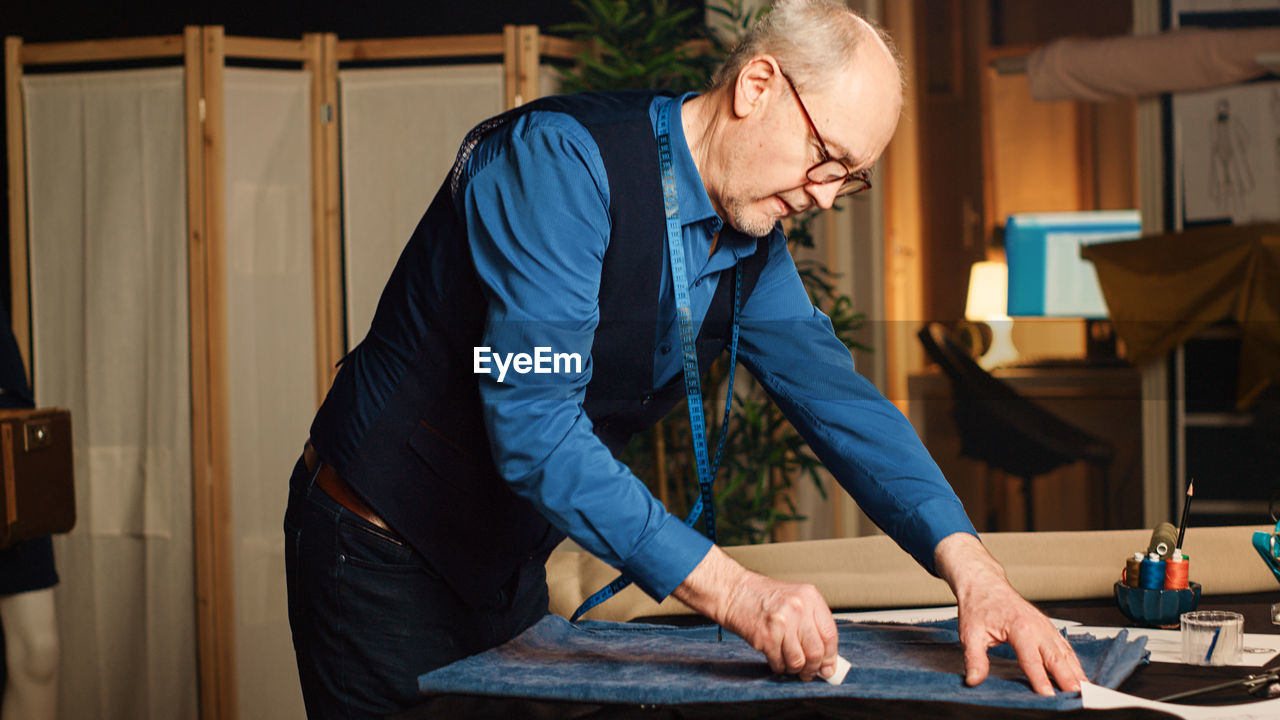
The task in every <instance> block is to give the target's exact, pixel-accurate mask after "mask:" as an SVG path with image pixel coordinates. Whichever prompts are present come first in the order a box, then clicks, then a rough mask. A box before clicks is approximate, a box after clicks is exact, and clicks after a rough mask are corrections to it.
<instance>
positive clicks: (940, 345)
mask: <svg viewBox="0 0 1280 720" xmlns="http://www.w3.org/2000/svg"><path fill="white" fill-rule="evenodd" d="M918 336H919V338H920V342H921V343H923V345H924V349H925V352H926V353H927V354H928V355H929V357H930V358H932V359H933V361H934V362H936V363H938V365H939V366H940V367H941V368H942V371H943V372H944V373H946V376H947V379H948V380H949V381H950V383H951V396H952V401H953V407H952V417H953V418H954V419H955V422H956V429H957V430H958V431H959V435H960V454H961V455H963V456H965V457H968V458H972V459H974V460H981V461H983V462H985V463H986V464H987V465H988V466H990V467H993V468H997V469H999V470H1002V471H1004V472H1006V473H1009V474H1010V475H1014V476H1016V477H1019V478H1021V479H1022V483H1023V503H1024V507H1023V511H1024V512H1025V513H1026V528H1027V530H1034V529H1035V518H1034V515H1033V512H1032V511H1033V509H1034V507H1035V501H1034V495H1033V492H1034V488H1035V483H1034V479H1035V478H1036V477H1037V476H1039V475H1043V474H1044V473H1047V472H1049V471H1051V470H1054V469H1056V468H1058V467H1061V466H1063V465H1068V464H1071V463H1073V462H1076V461H1078V460H1083V461H1085V462H1086V463H1087V464H1088V466H1089V468H1090V471H1091V473H1092V474H1093V475H1095V476H1096V477H1097V479H1098V481H1099V482H1100V483H1101V485H1102V493H1103V495H1102V496H1103V498H1104V500H1103V502H1104V508H1103V518H1104V520H1103V523H1104V526H1107V527H1109V526H1110V516H1111V513H1110V512H1109V505H1110V497H1111V493H1110V482H1109V470H1110V467H1111V459H1112V457H1113V455H1114V450H1113V449H1112V446H1111V444H1110V443H1108V442H1107V441H1105V440H1101V439H1099V438H1096V437H1094V436H1093V435H1090V434H1089V433H1087V432H1085V431H1084V430H1081V429H1080V428H1078V427H1076V426H1075V425H1072V424H1070V423H1068V422H1066V421H1065V420H1062V419H1061V418H1059V417H1058V416H1056V415H1054V414H1053V413H1051V412H1049V411H1048V410H1046V409H1044V408H1043V407H1041V406H1040V405H1038V404H1036V403H1035V402H1033V401H1032V400H1030V399H1029V398H1026V397H1024V396H1023V395H1020V394H1019V393H1018V392H1017V391H1016V390H1014V389H1013V388H1012V387H1010V386H1008V385H1006V384H1005V383H1003V382H1001V381H1000V380H999V379H997V378H996V377H994V376H992V375H991V374H990V373H988V372H987V371H986V370H983V369H982V368H981V367H979V365H978V364H977V363H976V362H974V361H973V358H971V357H970V356H969V354H968V353H967V352H965V351H964V349H963V348H961V347H960V346H959V345H958V344H957V343H956V342H955V340H953V339H952V338H951V335H950V334H949V333H948V332H947V330H946V328H945V327H944V326H942V325H941V324H939V323H929V324H927V325H926V326H925V327H923V328H921V330H920V332H919V333H918Z"/></svg>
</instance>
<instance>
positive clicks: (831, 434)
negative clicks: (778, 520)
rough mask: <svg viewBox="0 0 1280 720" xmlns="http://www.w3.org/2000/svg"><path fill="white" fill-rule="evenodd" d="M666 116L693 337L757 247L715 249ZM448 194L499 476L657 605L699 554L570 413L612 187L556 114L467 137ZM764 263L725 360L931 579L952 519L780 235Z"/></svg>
mask: <svg viewBox="0 0 1280 720" xmlns="http://www.w3.org/2000/svg"><path fill="white" fill-rule="evenodd" d="M689 97H690V95H685V96H683V97H679V98H667V97H659V98H656V99H655V100H654V101H653V103H652V104H651V106H650V117H651V119H652V120H653V121H654V123H655V125H656V118H657V111H658V107H659V104H660V103H666V102H672V103H683V101H685V100H687V99H688V98H689ZM679 107H680V106H679V105H676V106H674V107H672V112H671V148H672V153H673V155H674V158H673V159H674V170H675V177H676V188H677V198H678V206H679V214H680V223H681V227H682V239H683V241H684V250H685V265H686V269H687V271H688V272H687V274H688V278H687V279H686V280H685V282H687V283H688V287H689V296H690V301H691V306H692V307H691V310H692V312H693V318H694V322H695V328H694V332H695V333H696V332H697V330H698V327H699V326H700V325H701V323H702V319H703V318H704V317H705V315H706V312H707V309H708V307H709V306H710V304H711V299H712V297H713V296H714V295H715V291H716V287H717V283H718V282H719V279H720V271H722V270H724V269H726V268H730V267H732V266H733V265H734V264H736V263H737V262H738V261H740V260H741V259H742V258H744V257H746V256H748V255H750V254H752V253H754V252H756V242H755V241H754V240H741V241H739V242H732V241H726V242H721V243H718V244H716V247H715V249H714V250H712V242H713V240H714V238H715V236H716V233H718V232H719V231H720V228H721V227H722V225H723V220H721V219H720V218H719V217H718V216H717V215H716V213H715V210H714V209H713V207H712V205H711V200H710V198H709V197H708V196H707V193H706V189H705V188H704V186H703V184H702V180H701V177H700V176H699V175H698V170H697V167H696V166H695V164H694V161H693V157H692V156H691V155H690V152H689V147H688V144H687V142H686V140H685V137H684V131H683V127H682V124H681V122H680V113H679ZM655 133H656V130H655ZM462 183H463V188H462V192H461V193H459V195H458V196H457V197H458V203H459V209H460V210H461V211H462V212H463V213H465V217H466V222H467V228H468V232H469V233H470V237H471V252H472V257H473V259H474V261H475V266H476V270H477V272H478V274H479V277H480V281H481V283H482V285H483V286H484V289H485V293H486V295H487V299H488V301H489V309H488V317H487V319H486V328H485V334H484V347H487V348H488V350H487V351H486V360H485V363H484V368H485V369H487V370H488V372H487V374H482V375H481V377H480V378H479V382H480V396H481V399H482V402H483V403H484V411H485V422H486V426H487V429H488V432H489V439H490V443H491V446H492V448H493V453H494V460H495V462H496V464H497V467H498V470H499V472H500V473H501V474H502V475H503V477H504V478H506V480H507V481H508V482H509V483H510V484H511V486H512V488H513V489H514V490H515V491H516V492H517V493H519V494H520V495H521V496H523V497H525V498H527V499H529V500H530V501H531V502H532V503H533V504H534V505H535V506H536V507H537V508H538V510H539V511H541V512H542V513H543V515H544V516H546V517H547V519H548V520H549V521H550V522H551V523H552V524H554V525H555V526H556V527H557V528H559V529H560V530H562V531H563V532H565V533H566V534H567V535H569V536H570V537H571V538H573V539H574V540H575V541H577V542H578V543H579V544H580V545H582V546H583V547H584V548H586V549H587V550H589V551H591V552H592V553H594V554H595V555H597V556H598V557H600V558H601V559H603V560H605V561H606V562H608V563H610V564H612V565H614V566H615V567H619V568H623V569H625V570H626V572H627V573H628V574H629V575H630V576H631V577H632V578H633V579H635V581H636V582H637V584H639V585H640V587H641V588H642V589H644V590H645V591H646V592H647V593H649V594H650V595H651V596H653V597H655V598H659V599H660V598H663V597H665V596H667V595H668V594H670V592H671V591H672V590H673V589H674V588H675V587H676V586H677V585H679V584H680V582H682V581H683V580H684V578H685V577H686V576H687V575H688V574H689V572H690V571H692V570H693V568H694V567H695V566H696V565H697V564H698V562H699V561H701V560H702V558H703V556H704V555H706V553H707V551H708V550H709V549H710V541H709V540H707V539H706V538H705V537H703V536H702V535H700V534H699V533H698V532H696V531H695V530H693V529H691V528H689V527H687V526H685V524H684V523H683V522H682V521H681V520H680V519H678V518H676V517H674V516H673V515H671V514H670V513H668V512H667V511H666V509H665V508H664V507H663V506H662V504H661V503H660V502H659V501H658V500H657V499H656V498H654V497H653V495H652V494H651V493H650V492H649V490H648V489H647V488H646V487H645V486H644V484H643V483H642V482H641V481H640V480H639V479H638V478H637V477H636V476H635V475H634V474H633V473H632V472H631V471H630V469H628V468H627V467H626V466H625V465H623V464H622V463H620V462H618V461H617V460H615V459H614V458H613V456H612V454H611V453H610V452H609V450H608V449H607V448H605V446H604V445H603V444H602V443H601V442H600V440H599V439H597V438H596V436H595V435H594V434H593V433H592V424H591V419H590V418H588V417H587V415H586V413H585V412H584V411H583V408H582V400H583V397H584V394H585V391H586V387H587V383H588V381H589V380H590V379H591V363H590V353H591V345H592V340H593V337H594V332H595V329H596V326H597V324H598V323H599V319H600V314H599V307H598V304H597V294H598V291H599V289H600V275H601V267H602V263H603V260H604V255H605V249H606V248H607V247H608V244H609V235H610V218H609V183H608V178H607V175H606V173H605V169H604V165H603V162H602V160H601V158H600V153H599V150H598V148H597V146H596V144H595V141H594V140H593V139H592V137H591V135H590V134H589V133H588V132H587V130H586V129H585V128H584V127H583V126H582V125H581V124H580V123H578V122H577V121H576V120H574V119H573V118H571V117H569V116H568V115H564V114H561V113H554V112H531V113H528V114H525V115H523V116H521V117H520V118H518V119H517V120H515V121H513V122H511V123H509V124H508V125H506V126H504V127H503V128H501V129H499V130H497V131H495V132H494V133H493V134H491V135H489V136H487V137H486V138H485V139H484V140H483V141H481V143H480V144H479V145H478V146H477V147H476V149H475V151H474V153H473V154H472V156H471V158H470V159H469V160H468V164H467V167H466V169H465V172H464V175H463V178H462ZM767 252H768V253H769V258H768V261H767V263H766V266H765V268H764V270H763V272H762V273H761V275H760V279H759V281H758V282H757V284H756V287H755V289H754V291H753V292H752V294H751V296H750V298H749V299H748V301H747V302H746V303H745V304H744V305H743V307H742V310H741V334H740V341H739V350H738V353H739V354H738V357H739V360H740V361H741V363H742V364H743V366H744V367H746V368H747V369H748V370H749V371H750V372H751V374H752V375H753V376H755V378H756V379H757V380H758V381H759V382H760V383H761V384H762V385H764V387H765V388H766V389H767V390H768V391H769V393H770V395H771V396H772V397H773V398H774V400H775V402H777V403H778V404H779V406H780V407H781V408H782V410H783V411H784V412H785V413H786V415H787V417H788V419H790V420H791V422H792V423H793V424H794V425H795V426H796V428H797V429H798V430H799V431H800V432H801V434H802V435H803V436H804V437H805V438H806V440H808V442H809V444H810V446H811V447H812V448H813V449H814V451H815V452H816V453H817V455H818V456H819V457H820V458H821V459H822V461H823V462H824V464H825V465H826V466H827V468H828V469H829V470H830V471H831V473H832V474H833V475H834V477H835V478H836V479H837V480H838V481H839V482H840V484H841V485H842V486H844V487H845V488H846V489H847V490H848V491H849V492H850V494H852V496H853V497H854V499H855V500H856V501H857V502H858V504H859V505H860V506H861V507H862V508H863V510H864V511H866V512H867V514H868V515H869V516H870V517H871V518H872V519H873V520H875V521H876V522H877V523H878V524H879V525H880V526H881V527H882V528H883V529H884V530H885V531H886V532H888V533H889V534H890V535H891V536H892V537H894V538H895V539H896V540H897V541H898V543H899V544H900V545H902V546H903V547H904V548H905V549H906V550H907V551H908V552H910V553H911V554H912V555H913V556H914V557H915V558H916V560H917V561H919V562H920V563H921V564H922V565H924V566H925V567H926V568H929V569H932V568H933V549H934V547H935V546H936V545H937V543H938V541H940V540H941V539H942V538H944V537H946V536H947V535H950V534H951V533H953V532H969V533H973V532H974V531H973V526H972V524H970V522H969V520H968V517H967V516H966V515H965V512H964V508H963V507H962V506H961V504H960V501H959V500H958V499H957V498H956V496H955V494H954V493H953V492H952V491H951V488H950V486H949V485H948V484H947V483H946V481H945V480H944V479H943V477H942V475H941V473H940V471H939V470H938V467H937V465H935V464H934V462H933V461H932V460H931V459H930V457H929V455H928V453H927V452H926V451H925V449H924V447H923V446H922V445H921V443H920V441H919V439H918V438H917V437H916V435H915V432H914V430H913V429H912V427H911V425H910V424H909V423H908V422H907V421H906V419H905V418H904V417H903V416H902V414H901V413H900V412H898V410H897V409H896V408H895V407H894V406H893V405H892V404H891V403H889V402H888V401H887V400H885V399H884V397H883V396H881V395H880V393H879V392H878V391H877V390H876V389H875V387H874V386H872V385H871V383H869V382H868V381H867V380H866V379H864V378H863V377H862V376H861V375H859V374H858V373H857V372H856V371H855V370H854V367H853V359H852V356H851V355H850V353H849V351H848V349H847V348H846V347H845V346H844V345H843V344H842V343H841V342H840V340H839V339H838V338H837V337H836V336H835V333H834V331H833V330H832V327H831V322H830V320H828V318H827V317H826V316H825V315H824V314H823V313H822V312H821V311H819V310H818V309H817V308H815V307H814V306H813V304H812V303H811V302H810V300H809V297H808V295H807V293H806V292H805V289H804V286H803V284H802V282H801V280H800V276H799V274H798V273H797V272H796V268H795V264H794V262H793V261H792V259H791V255H790V253H789V252H788V251H787V246H786V238H785V237H784V236H783V233H782V230H781V228H775V229H774V231H773V232H772V233H771V234H770V236H769V238H768V250H767ZM663 257H664V263H663V267H664V270H663V274H662V277H661V294H660V297H661V298H662V300H661V306H660V315H659V323H658V326H659V330H658V333H659V338H658V342H657V350H656V352H655V357H654V384H655V386H660V385H662V384H665V383H666V382H668V381H670V380H671V379H672V378H674V377H675V376H676V374H678V373H679V372H681V351H680V330H679V325H678V323H677V321H676V314H675V297H674V295H675V294H674V292H673V291H672V286H671V283H672V282H673V279H672V277H671V270H670V261H669V259H666V254H665V253H664V254H663ZM641 345H643V344H641ZM537 348H547V350H546V351H544V353H545V356H548V357H549V356H551V354H563V356H564V357H565V358H569V357H571V356H572V355H573V354H577V355H578V356H579V357H580V358H582V360H583V362H582V364H581V367H576V366H574V365H572V363H569V362H566V363H564V364H560V365H556V366H552V365H551V363H550V362H549V361H548V362H545V363H543V367H544V368H547V369H549V370H551V371H550V372H536V371H535V370H536V369H537V368H534V369H530V368H529V365H528V364H526V365H525V366H523V367H524V368H525V371H524V372H520V371H519V368H520V367H521V366H518V365H515V364H514V363H511V364H505V365H503V364H502V359H503V358H507V357H514V356H515V355H517V354H521V353H523V354H526V355H529V356H535V354H536V350H537ZM478 352H479V351H478ZM500 366H501V367H500ZM503 368H505V369H503Z"/></svg>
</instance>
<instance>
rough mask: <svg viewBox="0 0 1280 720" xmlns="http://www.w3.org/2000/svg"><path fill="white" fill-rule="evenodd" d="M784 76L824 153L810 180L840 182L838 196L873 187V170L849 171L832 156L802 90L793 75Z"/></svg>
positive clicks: (813, 181) (821, 183)
mask: <svg viewBox="0 0 1280 720" xmlns="http://www.w3.org/2000/svg"><path fill="white" fill-rule="evenodd" d="M782 77H783V79H784V80H786V81H787V85H789V86H790V87H791V93H792V94H793V95H795V96H796V102H797V103H799V104H800V112H801V113H804V121H805V122H807V123H809V132H811V133H813V139H814V140H817V141H818V152H819V153H821V154H822V159H821V160H819V161H818V164H817V165H814V166H813V167H811V168H809V170H808V172H806V173H805V177H807V178H809V182H811V183H816V184H818V185H826V184H827V183H833V182H839V183H841V185H840V189H839V190H837V191H836V196H837V197H839V196H843V195H853V194H854V193H860V192H862V191H863V190H869V189H870V188H871V171H870V170H857V171H854V172H849V168H847V167H845V165H844V163H842V162H840V161H839V160H836V159H835V158H833V157H831V152H830V151H828V150H827V143H826V142H825V141H824V140H823V139H822V133H820V132H818V126H817V125H814V124H813V117H811V116H810V115H809V109H808V108H806V107H805V106H804V101H803V100H801V99H800V91H799V90H796V84H795V83H794V82H792V81H791V77H790V76H789V75H787V74H786V73H782Z"/></svg>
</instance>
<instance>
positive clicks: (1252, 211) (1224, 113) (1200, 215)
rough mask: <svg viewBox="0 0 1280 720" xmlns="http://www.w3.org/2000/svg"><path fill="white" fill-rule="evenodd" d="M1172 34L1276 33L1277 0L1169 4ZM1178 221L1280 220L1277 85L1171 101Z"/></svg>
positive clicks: (1270, 80) (1266, 81)
mask: <svg viewBox="0 0 1280 720" xmlns="http://www.w3.org/2000/svg"><path fill="white" fill-rule="evenodd" d="M1170 10H1171V14H1170V23H1171V25H1172V26H1173V27H1175V28H1206V29H1227V28H1259V27H1277V28H1280V0H1174V1H1173V2H1172V3H1171V6H1170ZM1172 118H1173V132H1174V147H1175V148H1176V150H1175V152H1176V156H1175V157H1176V168H1175V172H1176V173H1177V182H1176V190H1175V192H1176V193H1178V194H1179V195H1180V196H1181V200H1182V202H1181V203H1180V205H1181V208H1182V213H1181V215H1182V217H1181V220H1182V223H1183V224H1185V225H1188V226H1191V225H1200V224H1216V223H1221V222H1229V223H1233V224H1244V223H1253V222H1263V221H1269V220H1280V79H1277V78H1276V76H1275V75H1274V71H1273V75H1272V76H1270V77H1264V78H1259V79H1258V80H1255V81H1253V82H1247V83H1241V84H1238V85H1233V86H1228V87H1223V88H1215V89H1212V90H1206V91H1202V92H1188V93H1178V94H1176V95H1174V96H1173V99H1172Z"/></svg>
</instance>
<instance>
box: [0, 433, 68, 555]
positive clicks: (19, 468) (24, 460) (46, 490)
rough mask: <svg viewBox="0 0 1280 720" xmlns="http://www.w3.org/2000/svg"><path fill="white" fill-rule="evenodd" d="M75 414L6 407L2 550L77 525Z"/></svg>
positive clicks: (1, 449) (0, 477)
mask: <svg viewBox="0 0 1280 720" xmlns="http://www.w3.org/2000/svg"><path fill="white" fill-rule="evenodd" d="M73 476H74V466H73V463H72V457H71V413H70V412H69V411H67V410H62V409H58V408H36V409H22V410H0V548H5V547H8V546H10V545H12V544H13V543H15V542H18V541H19V540H26V539H28V538H33V537H39V536H41V535H50V534H53V533H64V532H67V531H68V530H70V529H71V528H72V527H73V526H74V525H75V524H76V495H75V483H74V477H73Z"/></svg>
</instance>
